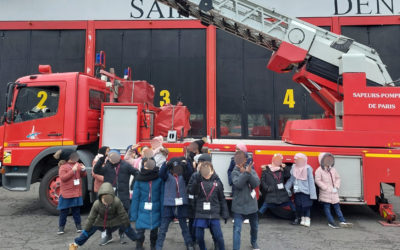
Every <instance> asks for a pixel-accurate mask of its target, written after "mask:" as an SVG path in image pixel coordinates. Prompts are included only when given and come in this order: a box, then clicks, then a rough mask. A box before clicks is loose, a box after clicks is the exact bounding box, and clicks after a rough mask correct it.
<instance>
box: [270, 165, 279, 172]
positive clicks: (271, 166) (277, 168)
mask: <svg viewBox="0 0 400 250" xmlns="http://www.w3.org/2000/svg"><path fill="white" fill-rule="evenodd" d="M268 167H269V169H270V170H271V172H276V171H279V170H280V169H281V166H277V167H275V166H273V165H272V164H270V165H268Z"/></svg>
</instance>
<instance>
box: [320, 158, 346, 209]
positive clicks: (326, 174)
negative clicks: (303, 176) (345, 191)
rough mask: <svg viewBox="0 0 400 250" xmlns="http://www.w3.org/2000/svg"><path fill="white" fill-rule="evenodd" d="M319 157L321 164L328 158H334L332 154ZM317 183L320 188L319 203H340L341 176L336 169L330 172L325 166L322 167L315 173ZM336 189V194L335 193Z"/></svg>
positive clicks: (331, 169) (332, 168)
mask: <svg viewBox="0 0 400 250" xmlns="http://www.w3.org/2000/svg"><path fill="white" fill-rule="evenodd" d="M320 156H321V157H319V163H320V165H321V162H322V161H323V159H324V158H325V157H327V156H332V157H333V155H331V154H327V153H324V154H321V155H320ZM315 183H316V184H317V186H318V187H319V201H322V202H326V203H330V204H336V203H339V201H340V200H339V190H338V189H339V188H340V176H339V174H338V172H337V171H336V169H335V168H334V167H331V168H330V169H329V170H328V169H326V168H325V167H323V166H320V167H319V168H318V169H317V170H316V171H315ZM334 188H336V189H337V190H336V192H334Z"/></svg>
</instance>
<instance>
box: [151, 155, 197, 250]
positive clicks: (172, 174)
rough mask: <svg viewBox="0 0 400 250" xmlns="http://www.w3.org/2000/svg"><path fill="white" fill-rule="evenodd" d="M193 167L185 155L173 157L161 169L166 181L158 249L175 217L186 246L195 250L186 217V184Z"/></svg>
mask: <svg viewBox="0 0 400 250" xmlns="http://www.w3.org/2000/svg"><path fill="white" fill-rule="evenodd" d="M192 173H193V168H192V165H191V164H190V163H188V162H187V161H186V160H185V158H184V157H176V158H172V159H171V160H170V161H169V162H168V163H164V164H163V165H162V166H161V169H160V174H159V176H160V178H161V179H162V180H163V181H164V194H163V209H162V216H161V226H160V230H159V232H158V238H157V243H156V249H160V250H161V249H162V248H163V244H164V240H165V237H166V234H167V231H168V227H169V224H170V223H171V221H173V219H174V218H177V219H178V221H179V226H180V227H181V230H182V236H183V239H184V241H185V245H186V248H187V249H188V250H193V249H194V248H193V240H192V237H191V235H190V232H189V228H188V225H187V223H186V219H187V218H188V206H189V203H188V195H187V193H186V185H187V183H188V182H189V179H190V176H191V175H192Z"/></svg>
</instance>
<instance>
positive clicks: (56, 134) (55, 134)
mask: <svg viewBox="0 0 400 250" xmlns="http://www.w3.org/2000/svg"><path fill="white" fill-rule="evenodd" d="M47 136H62V134H60V133H50V134H47Z"/></svg>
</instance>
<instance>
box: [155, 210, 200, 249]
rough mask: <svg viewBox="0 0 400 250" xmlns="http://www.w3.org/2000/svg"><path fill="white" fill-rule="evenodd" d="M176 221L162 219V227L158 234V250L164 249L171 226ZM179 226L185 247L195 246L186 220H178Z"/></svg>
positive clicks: (168, 218)
mask: <svg viewBox="0 0 400 250" xmlns="http://www.w3.org/2000/svg"><path fill="white" fill-rule="evenodd" d="M173 220H174V217H162V218H161V226H160V230H159V232H158V238H157V243H156V249H160V250H161V249H162V248H163V245H164V241H165V237H166V236H167V232H168V227H169V224H170V223H171V222H172V221H173ZM178 221H179V226H180V227H181V231H182V236H183V240H184V241H185V245H186V246H189V245H193V241H192V237H191V235H190V232H189V228H188V225H187V223H186V218H178Z"/></svg>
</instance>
